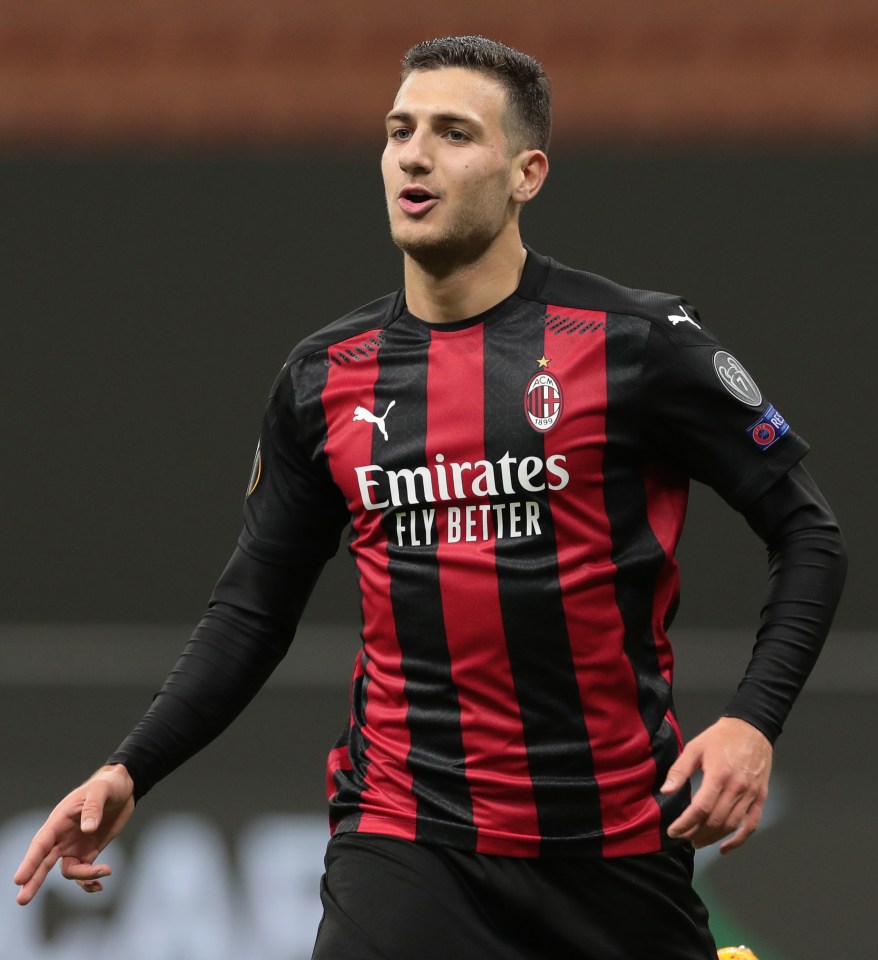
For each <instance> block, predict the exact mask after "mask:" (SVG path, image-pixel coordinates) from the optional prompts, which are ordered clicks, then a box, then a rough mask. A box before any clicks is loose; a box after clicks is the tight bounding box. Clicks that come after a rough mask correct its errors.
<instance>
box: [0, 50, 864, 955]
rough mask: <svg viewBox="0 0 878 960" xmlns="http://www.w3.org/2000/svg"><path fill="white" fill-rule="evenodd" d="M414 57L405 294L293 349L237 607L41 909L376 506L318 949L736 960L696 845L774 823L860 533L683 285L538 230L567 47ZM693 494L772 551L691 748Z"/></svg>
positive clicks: (133, 750) (185, 743) (167, 703)
mask: <svg viewBox="0 0 878 960" xmlns="http://www.w3.org/2000/svg"><path fill="white" fill-rule="evenodd" d="M403 67H404V69H403V74H402V84H401V86H400V88H399V92H398V94H397V97H396V100H395V102H394V104H393V107H392V109H391V110H390V112H389V113H388V115H387V117H386V126H387V145H386V148H385V151H384V155H383V161H382V169H383V175H384V184H385V191H386V197H387V207H388V213H389V218H390V230H391V234H392V237H393V240H394V242H395V243H396V244H397V246H398V247H399V248H400V249H401V250H402V252H403V260H404V281H405V282H404V288H403V289H401V290H400V291H398V292H396V293H393V294H390V295H389V296H387V297H384V298H383V299H380V300H378V301H376V302H374V303H371V304H369V305H367V306H364V307H361V308H360V309H358V310H355V311H354V312H353V313H351V314H349V315H348V316H346V317H344V318H342V319H340V320H338V321H336V322H335V323H332V324H330V325H329V326H327V327H325V328H324V329H322V330H320V331H319V332H317V333H315V334H313V335H312V336H310V337H309V338H307V339H306V340H305V341H304V342H302V343H300V344H299V345H298V346H297V347H296V348H295V349H294V351H293V352H292V354H291V355H290V357H289V359H288V361H287V363H286V364H285V366H284V368H283V370H282V372H281V374H280V375H279V376H278V378H277V380H276V382H275V384H274V386H273V388H272V390H271V393H270V398H269V401H268V406H267V410H266V414H265V418H264V422H263V427H262V433H261V437H260V442H259V447H258V450H257V455H256V461H255V464H254V468H253V474H252V477H251V480H250V484H249V489H248V493H247V497H246V500H245V508H244V512H245V523H244V529H243V532H242V533H241V536H240V539H239V542H238V545H237V548H236V549H235V551H234V553H233V555H232V558H231V561H230V562H229V565H228V567H227V569H226V570H225V572H224V573H223V575H222V577H221V579H220V581H219V583H218V585H217V587H216V590H215V592H214V594H213V597H212V599H211V602H210V606H209V608H208V610H207V612H206V614H205V616H204V618H203V619H202V620H201V622H200V623H199V625H198V626H197V627H196V629H195V631H194V633H193V635H192V638H191V640H190V641H189V644H188V646H187V647H186V649H185V650H184V652H183V654H182V656H181V659H180V660H179V662H178V663H177V665H176V667H175V668H174V670H173V672H172V673H171V674H170V676H169V677H168V680H167V682H166V683H165V685H164V686H163V688H162V690H161V691H160V693H159V694H158V696H157V698H156V699H155V701H154V703H153V705H152V706H151V707H150V709H149V711H148V712H147V713H146V715H145V716H144V718H143V719H142V720H141V722H140V723H139V724H138V725H137V726H136V727H135V729H134V730H133V731H132V732H131V733H130V734H129V736H128V737H127V738H126V739H125V740H124V742H123V743H122V744H121V746H120V747H119V749H118V750H117V751H116V753H115V754H113V755H112V756H111V757H110V758H109V761H108V763H107V765H106V766H104V767H102V768H101V769H100V770H98V771H97V772H96V773H95V774H94V775H93V776H92V777H91V778H90V779H89V780H87V781H86V782H85V783H84V784H83V785H81V786H80V787H78V788H77V789H75V790H74V791H73V792H72V793H71V794H69V795H68V796H67V797H66V798H65V799H64V800H62V801H61V803H60V804H59V805H58V807H56V809H55V810H54V811H53V813H52V814H51V815H50V817H49V819H48V820H47V822H46V824H45V825H44V826H43V828H42V829H41V830H40V831H39V833H38V834H37V835H36V837H35V838H34V841H33V843H32V845H31V847H30V849H29V851H28V853H27V855H26V857H25V859H24V861H23V863H22V865H21V867H20V868H19V870H18V873H17V874H16V877H15V880H16V883H18V884H19V885H20V887H21V890H20V892H19V895H18V899H19V902H20V903H23V904H24V903H27V902H28V901H29V900H30V899H31V898H32V897H33V896H34V894H35V893H36V892H37V890H38V889H39V887H40V885H41V884H42V882H43V880H44V879H45V877H46V874H47V872H48V871H49V870H50V869H51V868H52V866H53V865H54V863H55V862H56V861H57V860H58V859H61V861H62V868H61V869H62V873H63V874H64V876H66V877H68V878H70V879H73V880H75V881H76V882H77V883H79V885H80V886H82V887H83V888H84V889H85V890H88V891H96V890H99V889H101V881H102V879H103V878H104V877H106V876H107V874H108V873H109V869H108V868H107V867H106V865H103V864H100V863H98V862H97V858H98V855H99V853H100V851H101V850H102V849H103V848H104V847H105V846H106V844H107V843H109V841H110V840H111V839H112V838H113V837H114V836H115V835H116V834H117V833H118V832H119V830H120V829H121V828H122V827H123V826H124V824H125V823H126V821H127V820H128V818H129V817H130V816H131V813H132V811H133V809H134V804H135V801H136V800H137V799H139V798H140V797H142V796H143V795H144V794H145V793H146V791H147V790H149V789H150V788H151V787H152V786H153V785H154V784H155V783H156V782H157V781H158V780H159V779H160V778H162V777H163V776H165V775H166V774H168V773H169V772H170V771H171V770H173V769H174V768H175V767H176V766H177V765H179V764H180V763H182V762H183V761H184V760H186V759H187V758H188V757H189V756H191V755H192V754H193V753H194V752H195V751H197V750H198V749H200V748H201V747H203V746H204V745H205V744H206V743H207V742H209V741H210V740H211V739H212V738H213V737H215V736H216V735H217V734H218V733H219V732H220V731H221V730H222V729H223V728H224V727H225V726H226V725H227V724H228V723H230V722H231V721H232V720H233V719H234V717H235V716H236V715H237V714H238V713H239V712H240V710H241V709H243V707H244V706H245V705H246V703H247V702H248V701H249V700H250V698H251V697H252V696H253V695H254V694H255V693H256V692H257V690H258V689H259V687H260V686H261V685H262V683H263V682H264V681H265V679H266V678H267V677H268V676H269V674H270V673H271V671H272V669H273V668H274V667H275V666H276V664H277V663H278V662H279V660H280V659H281V658H282V657H283V656H284V654H285V653H286V651H287V648H288V646H289V644H290V641H291V638H292V636H293V633H294V631H295V628H296V624H297V621H298V619H299V616H300V614H301V612H302V609H303V607H304V605H305V603H306V600H307V598H308V595H309V593H310V590H311V588H312V586H313V584H314V582H315V580H316V578H317V576H318V575H319V571H320V569H321V567H322V566H323V564H324V562H325V561H326V560H327V558H329V557H330V556H331V555H332V554H333V553H334V552H335V551H336V549H337V547H338V542H339V538H340V535H341V533H342V531H343V529H344V528H345V527H346V525H347V524H349V523H350V525H351V534H350V546H351V550H352V552H353V555H354V557H355V559H356V563H357V567H358V576H359V587H360V591H361V596H362V613H363V628H362V641H363V642H362V650H361V652H360V654H359V655H358V656H357V658H356V662H355V665H354V671H353V682H352V685H351V704H350V716H349V718H348V723H347V728H346V731H345V733H344V735H343V736H342V737H341V738H340V739H339V741H338V743H337V744H336V746H335V748H334V749H333V750H332V751H331V753H330V756H329V764H328V772H329V778H328V780H329V783H330V818H331V824H332V834H333V836H332V839H331V840H330V842H329V847H328V851H327V857H326V873H325V876H324V879H323V881H322V888H321V893H322V899H323V904H324V919H323V922H322V924H321V927H320V930H319V933H318V936H317V944H316V947H315V952H314V957H315V960H372V958H374V960H378V958H395V960H414V958H417V960H431V958H442V960H447V958H448V957H457V958H473V960H477V958H478V960H487V958H497V957H502V958H504V960H536V958H546V957H564V958H582V960H623V958H624V960H631V958H633V957H638V956H643V955H644V953H645V950H646V948H645V946H644V943H645V942H647V941H648V943H649V948H648V954H649V956H650V957H652V958H656V960H657V958H667V960H709V958H711V960H715V957H716V946H715V944H714V942H713V939H712V937H711V934H710V931H709V929H708V925H707V916H706V911H705V909H704V907H703V905H702V904H701V902H700V900H699V899H698V897H697V895H696V894H695V893H694V891H693V890H692V887H691V882H690V881H691V871H692V856H693V847H699V846H703V845H705V844H709V843H713V842H715V841H722V846H721V850H723V851H724V852H725V851H729V850H733V849H735V848H736V847H739V846H740V845H741V844H742V843H744V841H745V840H746V839H747V837H748V836H749V835H750V834H751V833H752V832H753V831H754V830H755V828H756V826H757V824H758V822H759V817H760V812H761V810H762V806H763V803H764V800H765V796H766V791H767V788H768V780H769V772H770V767H771V760H772V744H773V742H774V740H775V739H776V738H777V736H778V735H779V733H780V732H781V728H782V726H783V723H784V720H785V718H786V716H787V713H788V711H789V709H790V707H791V705H792V703H793V701H794V699H795V697H796V695H797V694H798V693H799V691H800V690H801V688H802V685H803V683H804V682H805V679H806V677H807V675H808V673H809V671H810V669H811V667H812V666H813V664H814V661H815V658H816V657H817V655H818V652H819V650H820V647H821V645H822V643H823V641H824V639H825V637H826V634H827V632H828V629H829V626H830V621H831V619H832V615H833V612H834V609H835V605H836V603H837V600H838V597H839V594H840V591H841V587H842V582H843V579H844V570H845V555H844V550H843V545H842V541H841V537H840V534H839V531H838V527H837V524H836V522H835V519H834V517H833V515H832V512H831V510H830V508H829V507H828V506H827V504H826V502H825V501H824V499H823V497H822V496H821V495H820V493H819V491H818V489H817V487H816V486H815V484H814V481H813V480H812V479H811V478H810V476H809V475H808V473H807V472H806V471H805V469H804V467H803V466H802V465H801V463H800V461H801V459H802V457H803V456H804V455H805V453H806V451H807V445H806V443H805V442H804V441H803V440H802V439H801V438H800V437H799V436H798V435H797V434H796V433H795V432H794V431H793V430H792V429H791V428H790V426H789V424H788V423H787V422H786V420H785V419H784V418H783V416H782V415H781V413H780V412H779V411H778V409H777V408H776V407H775V406H774V405H773V404H772V403H770V402H769V400H768V398H764V397H763V396H762V393H761V391H760V389H759V387H758V385H757V384H756V383H755V382H754V381H753V379H752V378H751V377H750V376H749V374H748V373H747V371H746V369H745V368H744V367H743V366H742V364H741V363H740V362H739V361H738V360H737V359H736V358H735V357H734V356H732V355H731V354H730V353H729V352H728V351H727V350H725V349H723V347H722V346H721V345H720V344H719V343H718V342H717V341H716V340H714V338H713V337H712V335H711V334H710V333H708V331H707V330H706V329H705V327H704V325H703V324H702V321H701V319H700V317H699V315H698V313H697V312H696V310H695V309H694V308H693V307H692V306H691V305H690V304H688V303H686V302H685V301H682V300H680V299H679V298H678V297H674V296H670V295H666V294H662V293H650V292H645V291H640V290H631V289H627V288H624V287H621V286H619V285H618V284H615V283H612V282H610V281H609V280H605V279H603V278H601V277H598V276H594V275H592V274H589V273H585V272H581V271H579V270H574V269H570V268H568V267H565V266H562V265H560V264H558V263H556V262H555V261H554V260H551V259H549V258H548V257H546V256H542V255H540V254H539V253H537V252H535V251H533V250H530V249H528V248H526V247H524V246H523V245H522V240H521V235H520V231H519V215H520V212H521V209H522V207H523V206H524V205H525V204H526V203H529V202H530V201H531V200H533V199H534V198H535V197H536V196H537V194H538V193H539V191H540V188H541V187H542V185H543V182H544V180H545V178H546V175H547V172H548V161H547V158H546V149H547V146H548V141H549V131H550V107H549V99H550V98H549V81H548V78H547V77H546V75H545V73H544V72H543V70H542V68H541V67H540V65H539V64H538V63H536V62H535V61H534V60H533V59H532V58H530V57H528V56H525V55H523V54H521V53H519V52H517V51H515V50H511V49H509V48H507V47H505V46H503V45H501V44H498V43H495V42H492V41H489V40H485V39H483V38H480V37H458V38H447V39H442V40H435V41H430V42H426V43H423V44H419V45H418V46H416V47H413V48H412V49H411V50H410V51H409V52H408V53H407V54H406V57H405V59H404V61H403ZM690 478H695V479H697V480H700V481H702V482H704V483H707V484H709V485H711V486H712V487H713V488H714V489H715V490H716V491H717V492H718V493H719V494H720V496H722V497H723V498H724V499H725V500H726V501H727V502H728V503H729V504H730V505H731V506H732V507H733V508H734V509H736V510H738V511H740V512H741V513H742V514H743V516H744V518H745V519H746V521H747V522H748V523H749V525H750V526H751V527H752V528H753V530H754V531H755V533H756V534H758V536H759V537H761V538H762V539H763V540H764V541H765V543H766V544H767V545H768V550H769V583H768V602H767V603H766V605H765V607H764V610H763V612H762V624H761V627H760V629H759V631H758V635H757V639H756V643H755V647H754V650H753V656H752V660H751V662H750V664H749V666H748V668H747V671H746V674H745V676H744V678H743V679H742V680H741V682H740V684H739V686H738V688H737V691H736V692H735V693H734V694H733V695H731V697H730V699H729V701H728V702H727V703H726V704H721V705H718V713H721V716H719V719H717V720H716V722H715V723H713V724H712V725H711V726H710V727H709V728H708V729H706V730H705V731H704V732H703V733H701V734H700V735H699V736H697V737H695V738H694V739H693V740H692V741H691V742H690V743H689V744H688V745H686V746H685V747H684V745H683V743H682V740H681V736H680V731H679V727H678V724H677V718H676V716H675V713H674V706H673V700H672V675H673V656H672V651H671V647H670V645H669V642H668V635H667V629H668V627H669V625H670V623H671V621H672V619H673V615H674V611H675V608H676V604H677V596H678V578H677V567H676V563H675V560H674V551H675V547H676V544H677V542H678V538H679V536H680V532H681V527H682V523H683V517H684V513H685V506H686V497H687V488H688V483H689V480H690ZM697 770H701V771H702V773H703V780H702V784H701V786H700V787H699V789H698V791H697V792H696V794H695V795H694V797H693V796H691V794H690V790H689V787H688V781H689V778H690V776H691V775H692V774H693V773H695V772H696V771H697ZM168 868H169V869H173V864H169V865H168ZM160 881H161V878H157V882H160Z"/></svg>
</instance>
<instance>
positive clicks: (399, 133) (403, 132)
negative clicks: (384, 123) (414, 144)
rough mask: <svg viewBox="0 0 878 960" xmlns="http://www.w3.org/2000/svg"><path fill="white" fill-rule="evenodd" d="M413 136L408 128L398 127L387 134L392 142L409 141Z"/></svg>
mask: <svg viewBox="0 0 878 960" xmlns="http://www.w3.org/2000/svg"><path fill="white" fill-rule="evenodd" d="M411 135H412V132H411V130H409V129H408V127H396V128H395V129H393V130H391V131H389V133H388V134H387V136H388V138H389V139H390V140H408V139H410V138H411Z"/></svg>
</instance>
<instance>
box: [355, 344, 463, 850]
mask: <svg viewBox="0 0 878 960" xmlns="http://www.w3.org/2000/svg"><path fill="white" fill-rule="evenodd" d="M428 348H429V339H428V338H426V337H423V336H422V337H420V339H419V340H416V339H415V338H414V337H413V336H411V335H410V334H408V335H401V336H400V337H398V338H394V337H393V336H392V335H391V336H388V338H387V340H386V342H385V344H384V345H383V347H382V350H381V351H380V353H379V357H378V367H379V376H378V381H377V383H376V385H375V402H376V404H377V405H378V406H379V407H380V408H381V409H382V410H383V409H384V408H385V407H387V406H388V404H389V403H390V402H391V401H392V400H393V399H394V393H395V387H404V388H405V393H406V400H405V403H404V404H403V405H401V406H399V407H396V408H395V409H394V410H393V420H392V422H391V421H390V420H388V432H389V435H390V436H391V440H390V442H388V443H385V441H384V440H383V438H381V437H380V436H376V438H375V440H374V444H375V449H373V454H372V456H373V459H372V461H371V462H372V463H379V462H382V463H387V464H389V465H391V466H396V465H399V466H400V467H405V468H407V469H410V470H417V469H418V468H421V467H427V451H426V437H427V423H428V392H427V382H428V367H427V359H428ZM396 350H399V351H400V352H401V353H404V354H405V367H406V370H407V379H406V381H405V382H404V383H402V384H397V383H395V382H394V370H399V369H400V367H401V364H400V362H398V361H397V362H394V352H395V351H396ZM412 371H416V372H417V371H420V375H417V373H416V375H415V376H412ZM391 427H392V433H391V432H390V428H391ZM425 509H426V510H430V509H434V508H432V506H431V505H429V504H427V505H425V506H420V505H418V506H412V505H410V504H409V505H406V506H404V507H402V508H401V509H398V510H396V511H393V510H392V508H390V509H388V510H386V511H385V519H384V526H385V533H386V536H387V540H388V558H389V563H388V572H389V574H390V598H391V602H392V606H393V617H394V621H395V624H396V633H397V636H398V638H399V647H400V651H401V654H402V660H401V667H402V673H403V675H404V677H405V690H404V693H405V697H406V700H407V714H406V722H407V725H408V730H409V735H410V748H409V753H408V757H407V763H408V767H409V769H410V770H411V773H412V778H413V779H412V791H413V792H414V794H415V796H416V797H417V826H416V838H417V839H418V840H423V841H426V842H430V841H439V840H442V839H443V838H444V839H447V837H448V833H449V823H451V824H457V825H458V826H457V828H456V830H455V832H456V833H457V834H458V836H457V838H456V842H457V844H458V845H459V846H460V847H461V848H463V849H473V850H474V849H475V847H476V830H475V826H474V824H473V812H472V799H471V797H470V792H469V786H468V784H467V782H466V762H465V760H466V758H465V753H464V747H463V737H462V732H461V727H460V703H459V700H458V695H457V690H456V687H455V685H454V682H453V678H452V668H451V653H450V651H449V649H448V640H447V637H446V634H445V623H444V617H443V610H442V593H441V587H440V581H439V564H438V559H437V555H436V554H437V546H436V541H435V538H434V537H432V536H431V537H430V542H429V543H427V542H426V541H427V539H428V538H427V535H426V534H427V529H428V525H427V523H426V521H425V517H424V514H423V512H422V511H423V510H425ZM415 534H420V535H417V536H416V535H415ZM415 540H417V543H415V542H414V541H415ZM451 829H454V828H453V827H452V828H451Z"/></svg>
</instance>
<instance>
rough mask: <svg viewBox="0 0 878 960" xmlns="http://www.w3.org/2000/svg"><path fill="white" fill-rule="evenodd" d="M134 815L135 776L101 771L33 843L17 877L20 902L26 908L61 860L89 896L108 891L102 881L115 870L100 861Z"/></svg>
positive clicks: (67, 800) (58, 809)
mask: <svg viewBox="0 0 878 960" xmlns="http://www.w3.org/2000/svg"><path fill="white" fill-rule="evenodd" d="M133 812H134V781H133V780H132V779H131V775H130V774H129V773H128V771H127V770H126V769H125V767H124V766H122V765H121V764H114V765H113V766H108V767H101V768H100V770H98V771H97V772H96V773H95V774H94V775H93V776H91V777H89V779H88V780H86V781H85V783H83V784H82V785H81V786H79V787H77V788H76V789H75V790H73V791H71V792H70V793H68V794H67V796H66V797H65V798H64V799H63V800H62V801H61V802H60V803H59V804H58V806H57V807H55V809H54V810H53V811H52V812H51V813H50V814H49V818H48V820H46V822H45V823H44V824H43V826H42V827H41V828H40V829H39V831H38V832H37V834H36V836H35V837H34V838H33V840H32V841H31V845H30V847H28V851H27V854H26V855H25V858H24V860H22V861H21V865H20V866H19V868H18V870H16V872H15V877H14V878H13V881H14V882H15V883H16V884H18V885H19V886H20V887H21V890H19V892H18V896H17V897H16V899H17V901H18V902H19V903H20V904H21V905H22V906H24V905H25V904H26V903H30V901H31V900H33V898H34V896H35V895H36V893H37V891H38V890H39V889H40V887H41V886H42V885H43V881H44V880H45V879H46V877H47V876H48V874H49V871H50V870H51V869H52V867H54V866H55V864H56V863H57V862H58V860H60V861H61V873H62V875H63V876H65V877H66V878H67V879H68V880H75V881H76V882H77V883H78V884H79V886H80V887H82V889H83V890H85V891H87V892H88V893H96V892H97V891H99V890H103V888H104V887H103V884H102V883H101V878H102V877H108V876H109V875H110V873H111V870H110V868H109V866H107V864H105V863H95V860H96V859H97V857H98V854H99V853H100V852H101V850H103V849H104V847H106V846H107V844H108V843H109V842H110V841H111V840H112V839H113V837H115V836H116V835H117V834H118V833H119V831H120V830H121V829H122V828H123V827H124V826H125V824H126V823H127V822H128V820H129V818H130V817H131V814H132V813H133Z"/></svg>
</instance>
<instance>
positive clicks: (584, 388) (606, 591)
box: [544, 306, 660, 856]
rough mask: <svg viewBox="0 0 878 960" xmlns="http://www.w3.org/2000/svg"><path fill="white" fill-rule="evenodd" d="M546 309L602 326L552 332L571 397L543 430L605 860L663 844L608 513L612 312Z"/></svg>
mask: <svg viewBox="0 0 878 960" xmlns="http://www.w3.org/2000/svg"><path fill="white" fill-rule="evenodd" d="M546 310H547V313H549V314H552V315H554V316H560V317H564V318H569V319H571V320H590V321H595V322H597V323H598V324H600V325H601V326H599V327H598V328H597V329H595V328H592V329H591V330H590V331H589V332H587V333H582V334H579V335H569V336H567V335H565V336H556V335H553V334H552V333H551V332H550V331H549V330H548V329H547V331H546V339H545V354H544V355H545V356H546V357H548V358H550V361H551V366H550V367H549V370H550V371H551V373H552V376H553V377H555V379H556V380H557V381H558V382H559V384H560V387H561V392H562V394H563V395H564V397H565V404H564V410H563V412H562V414H561V417H560V418H559V420H558V421H557V423H556V424H555V427H554V429H553V430H551V431H550V432H548V433H547V434H546V439H545V446H546V456H547V457H549V456H552V455H554V454H559V455H564V456H566V457H567V463H566V468H567V470H568V472H569V473H570V478H571V479H570V483H569V484H568V486H567V487H566V488H564V489H563V490H557V491H552V493H551V498H550V505H551V510H552V518H553V520H554V523H555V529H556V536H557V539H558V566H559V576H560V581H561V588H562V594H563V597H564V614H565V617H566V621H567V629H568V634H569V636H570V644H571V648H572V652H573V659H574V663H575V665H576V672H577V678H578V681H579V687H580V697H581V700H582V704H583V716H584V718H585V723H586V727H587V729H588V736H589V741H590V744H591V749H592V757H593V762H594V772H595V778H596V780H597V783H598V790H599V794H600V798H601V818H602V826H603V832H604V836H605V840H604V854H605V855H606V856H622V855H628V854H637V853H644V852H648V851H650V850H656V849H659V847H660V838H659V815H658V814H659V811H658V807H657V806H656V804H655V802H654V801H653V799H652V796H651V793H652V788H653V784H654V780H655V776H656V771H655V763H654V762H653V759H652V752H651V746H650V742H649V737H648V735H647V732H646V729H645V727H644V725H643V721H642V719H641V716H640V712H639V710H638V702H637V684H636V678H635V676H634V672H633V670H632V668H631V664H630V662H629V660H628V658H627V657H626V656H625V651H624V647H623V643H624V624H623V621H622V617H621V614H620V612H619V609H618V607H617V604H616V595H615V585H614V578H615V575H616V568H615V565H614V564H612V563H611V562H610V560H609V558H610V557H611V556H612V547H613V544H612V536H611V530H610V523H609V520H608V518H607V514H606V511H605V508H604V492H603V488H604V475H603V457H604V447H605V445H606V439H607V438H606V410H607V366H606V364H607V360H606V331H605V323H606V314H604V313H599V312H595V311H590V310H575V309H571V308H568V307H555V306H548V307H547V308H546Z"/></svg>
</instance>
